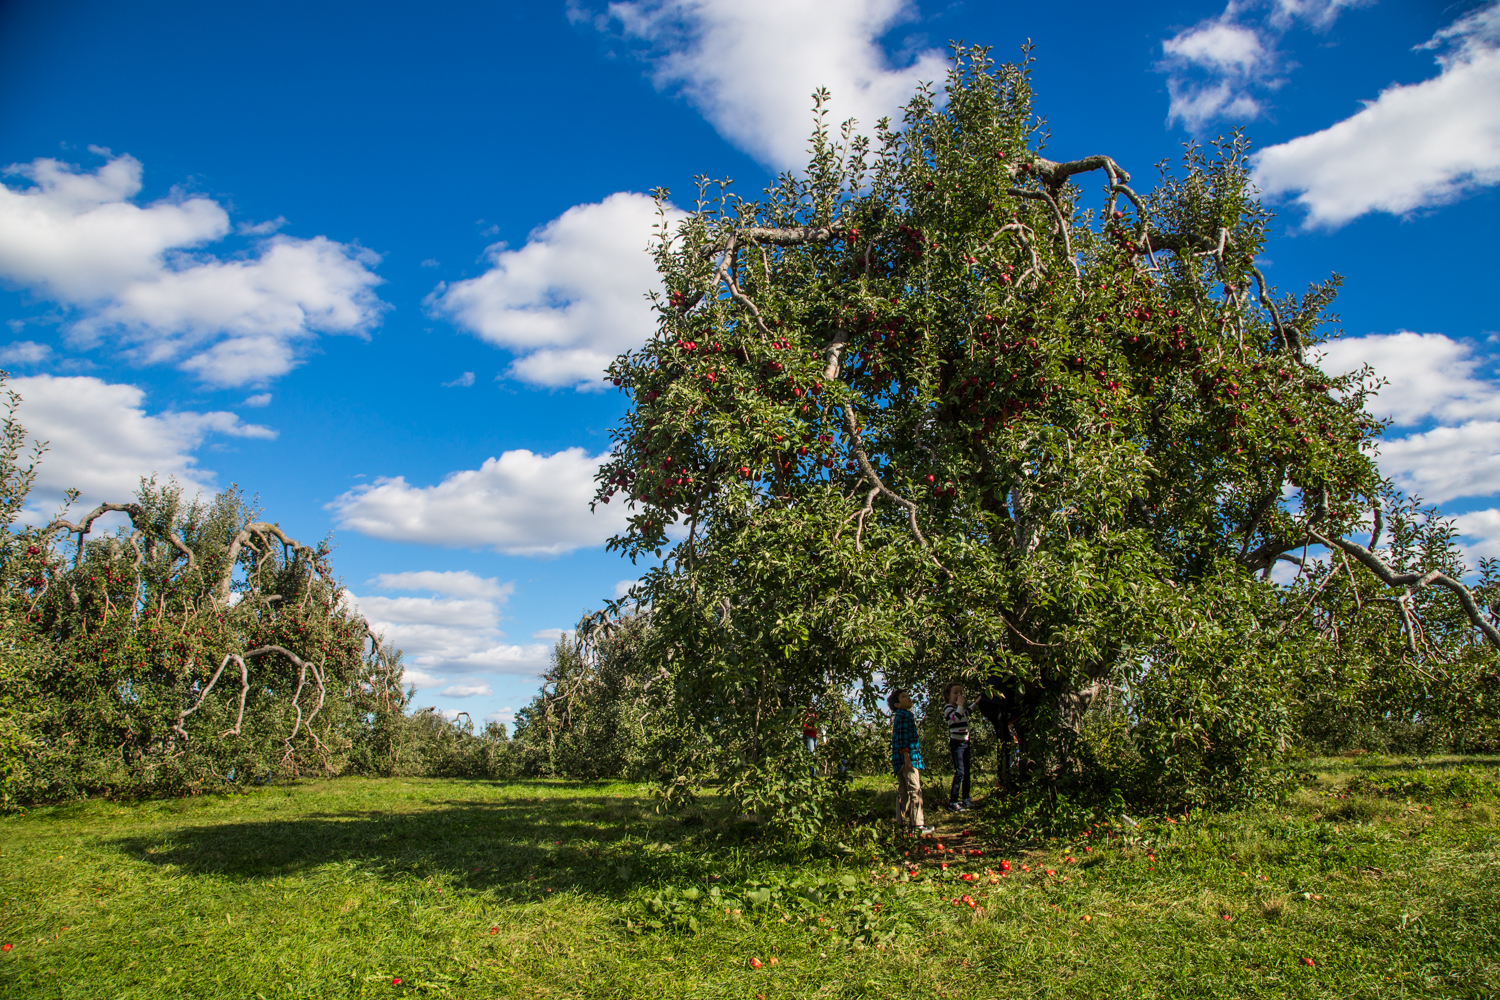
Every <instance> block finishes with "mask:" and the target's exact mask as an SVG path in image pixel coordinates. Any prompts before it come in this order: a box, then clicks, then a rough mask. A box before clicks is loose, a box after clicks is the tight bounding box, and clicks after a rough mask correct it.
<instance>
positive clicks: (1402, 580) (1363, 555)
mask: <svg viewBox="0 0 1500 1000" xmlns="http://www.w3.org/2000/svg"><path fill="white" fill-rule="evenodd" d="M1307 534H1308V536H1309V537H1310V538H1312V539H1313V541H1315V542H1317V543H1319V544H1320V545H1323V546H1325V547H1327V548H1328V549H1330V550H1332V549H1335V548H1337V549H1341V550H1343V551H1344V552H1347V553H1348V554H1349V555H1351V556H1353V557H1354V559H1355V560H1356V561H1357V562H1359V563H1360V564H1362V565H1363V566H1364V567H1365V568H1366V569H1368V570H1369V571H1370V572H1372V573H1374V574H1375V575H1376V576H1377V577H1379V579H1380V581H1381V582H1382V583H1384V584H1385V585H1386V586H1389V587H1409V588H1411V590H1412V591H1413V592H1415V591H1418V590H1422V589H1425V588H1426V587H1430V586H1432V585H1433V584H1436V585H1437V586H1439V587H1446V588H1447V589H1448V590H1450V591H1452V592H1453V594H1454V596H1455V597H1457V598H1458V603H1459V604H1460V605H1462V606H1463V609H1464V614H1466V615H1468V616H1469V621H1470V622H1471V623H1472V624H1473V625H1474V627H1475V628H1477V629H1479V631H1480V632H1482V633H1483V634H1484V637H1485V639H1487V640H1488V641H1489V643H1490V645H1491V646H1494V647H1495V648H1496V649H1497V650H1500V631H1497V630H1496V628H1495V626H1493V625H1491V624H1490V623H1489V622H1488V621H1486V620H1485V617H1484V611H1483V610H1482V609H1481V608H1480V607H1479V602H1478V601H1476V600H1474V594H1473V592H1472V591H1470V590H1469V588H1468V587H1466V586H1464V585H1463V584H1462V583H1461V582H1459V581H1458V580H1455V579H1453V578H1452V577H1451V576H1449V575H1448V574H1446V573H1444V572H1442V571H1440V570H1435V569H1433V570H1428V571H1427V572H1426V573H1397V572H1396V571H1395V570H1393V569H1391V567H1390V566H1389V565H1388V564H1387V563H1386V561H1385V560H1384V559H1381V558H1380V557H1379V556H1377V555H1376V554H1375V553H1373V552H1371V551H1370V550H1369V549H1367V548H1365V547H1364V546H1363V545H1360V544H1359V543H1358V542H1351V541H1349V540H1348V539H1347V538H1325V537H1324V536H1323V535H1321V534H1319V533H1318V532H1317V531H1315V530H1314V529H1312V528H1309V529H1307Z"/></svg>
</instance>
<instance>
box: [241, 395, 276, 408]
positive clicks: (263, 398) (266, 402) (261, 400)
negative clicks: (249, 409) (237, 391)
mask: <svg viewBox="0 0 1500 1000" xmlns="http://www.w3.org/2000/svg"><path fill="white" fill-rule="evenodd" d="M240 405H241V406H270V405H271V394H270V393H269V392H258V393H256V394H255V395H253V396H249V397H247V398H246V399H245V401H244V402H243V403H241V404H240Z"/></svg>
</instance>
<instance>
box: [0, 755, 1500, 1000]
mask: <svg viewBox="0 0 1500 1000" xmlns="http://www.w3.org/2000/svg"><path fill="white" fill-rule="evenodd" d="M1496 763H1497V762H1496V760H1495V759H1479V758H1467V759H1463V760H1459V759H1454V758H1448V759H1441V760H1429V761H1426V762H1423V763H1422V764H1421V765H1420V766H1418V765H1415V764H1413V763H1412V762H1402V761H1397V760H1391V759H1372V758H1364V759H1363V760H1360V761H1358V762H1347V761H1318V762H1312V764H1311V765H1310V769H1311V770H1312V771H1314V772H1316V777H1315V778H1313V779H1312V780H1310V782H1309V784H1308V787H1307V788H1306V789H1305V790H1303V791H1302V792H1300V793H1298V794H1297V795H1296V796H1295V797H1294V798H1293V799H1292V800H1291V801H1290V802H1288V803H1286V804H1284V805H1283V806H1281V807H1279V808H1275V809H1265V810H1255V811H1248V812H1243V813H1235V814H1221V815H1214V816H1206V817H1201V818H1198V817H1195V818H1191V819H1186V820H1184V819H1182V818H1181V817H1178V818H1177V821H1176V822H1170V823H1169V822H1167V821H1166V820H1165V819H1164V818H1161V817H1158V818H1156V819H1154V820H1151V821H1147V822H1144V823H1142V825H1141V826H1140V827H1139V828H1138V829H1132V828H1130V827H1129V826H1126V825H1123V824H1121V825H1119V826H1117V827H1112V828H1111V829H1109V830H1103V829H1100V830H1096V831H1095V832H1094V834H1093V836H1091V837H1088V838H1079V839H1078V840H1076V841H1073V842H1069V843H1059V844H1057V845H1055V849H1051V850H1047V851H1035V852H1028V853H1026V854H1012V855H1009V856H1006V857H1001V856H999V855H997V854H996V853H995V852H994V851H992V850H988V849H985V853H984V856H976V855H974V854H971V853H966V852H970V851H973V850H978V849H983V844H982V841H981V840H980V839H979V837H978V836H977V834H978V833H979V829H978V826H977V823H976V824H974V825H973V826H971V827H970V828H969V833H970V836H968V837H965V836H963V834H964V827H963V826H962V825H961V824H958V823H950V824H948V826H946V827H945V828H944V829H942V830H940V834H942V839H941V841H927V842H926V843H925V849H926V852H927V853H925V854H924V853H923V851H922V850H921V849H917V848H911V849H909V853H908V854H907V856H905V857H903V856H902V851H901V849H900V848H899V847H895V848H886V849H884V850H882V851H879V852H877V851H875V850H872V849H871V848H868V847H865V848H863V849H860V850H858V851H856V852H854V853H850V852H849V851H847V850H846V851H839V850H834V851H832V852H830V853H829V854H828V855H827V856H807V855H802V856H792V857H788V856H785V855H776V854H773V853H770V852H768V851H766V850H765V849H763V848H758V847H756V846H755V844H754V843H753V842H746V841H745V840H743V838H741V839H736V838H735V837H733V836H730V835H728V834H726V832H725V831H724V829H723V828H722V826H721V825H719V824H717V823H715V822H713V821H712V820H711V819H710V821H709V822H706V823H701V822H700V823H693V822H689V823H683V822H680V821H679V820H677V819H671V818H663V817H659V816H657V815H655V814H653V813H652V811H651V809H650V804H649V800H648V799H647V798H646V797H645V796H644V795H643V793H642V790H641V789H640V788H638V787H637V786H634V785H629V784H618V783H616V784H602V783H601V784H585V783H572V782H565V781H512V782H484V781H472V782H468V781H439V780H409V779H407V780H402V779H390V780H365V779H342V780H338V781H329V782H307V783H302V784H297V785H292V786H285V787H275V788H264V789H259V790H256V791H253V792H251V793H249V794H245V795H235V796H223V797H205V798H196V799H185V800H174V801H158V802H148V803H140V804H129V805H121V804H114V803H109V802H92V803H85V804H81V805H73V806H62V807H55V808H43V809H35V810H33V811H31V812H30V813H28V814H26V815H19V816H11V817H7V818H4V819H3V820H0V851H3V857H0V941H3V942H4V943H5V945H6V946H7V948H8V950H5V951H4V952H3V953H0V983H3V987H0V993H3V995H4V996H7V997H18V998H20V997H24V998H28V1000H37V998H44V997H69V998H72V997H108V998H127V997H128V998H134V997H151V998H155V1000H159V998H177V997H247V998H249V997H264V998H276V997H304V996H305V997H394V996H399V995H402V994H413V995H421V996H433V997H492V996H522V997H542V996H548V997H552V996H556V997H735V998H765V1000H771V998H780V997H786V998H792V997H796V998H804V997H855V996H872V997H922V998H928V997H971V996H972V997H1006V998H1020V997H1040V996H1055V997H1064V996H1066V997H1074V996H1076V997H1130V998H1142V997H1198V996H1216V997H1217V996H1222V997H1249V996H1275V997H1282V996H1294V997H1301V996H1318V997H1323V996H1329V997H1332V996H1337V997H1377V996H1379V997H1408V996H1442V997H1464V996H1474V997H1478V996H1495V995H1500V807H1497V804H1496V799H1497V789H1500V786H1497V783H1496V781H1497V768H1496ZM877 786H878V782H874V781H870V782H867V783H866V790H865V795H866V797H867V799H868V800H869V803H870V806H871V807H872V808H883V807H884V806H885V805H886V803H887V801H888V800H887V797H886V796H887V793H884V792H878V793H877ZM944 849H946V850H944ZM1069 858H1072V859H1073V860H1072V862H1071V863H1070V862H1069V861H1068V859H1069ZM1002 861H1008V862H1009V863H1010V865H1011V870H1010V871H1008V872H1005V873H1004V874H1003V877H1002V867H1003V866H1002V864H1001V862H1002ZM944 864H946V865H947V867H946V868H944V867H942V866H943V865H944ZM1023 866H1024V867H1023ZM1024 868H1029V869H1030V871H1026V870H1024ZM1049 870H1050V871H1051V872H1053V873H1054V874H1050V875H1049V874H1048V871H1049ZM912 872H915V875H913V874H912ZM989 872H993V873H994V874H993V875H991V874H988V873H989ZM965 874H969V875H971V876H974V877H973V878H972V880H966V879H964V878H963V875H965ZM965 896H967V897H969V901H971V902H972V903H973V905H972V906H971V905H969V902H966V901H965V900H964V899H963V897H965ZM955 900H956V901H957V902H956V903H955ZM752 959H755V960H756V962H758V963H759V967H758V968H757V967H752V961H751V960H752ZM1304 960H1310V961H1311V962H1312V963H1313V964H1311V965H1308V964H1306V961H1304ZM397 980H399V981H400V982H399V984H398V983H397V982H396V981H397Z"/></svg>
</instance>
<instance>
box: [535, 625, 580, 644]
mask: <svg viewBox="0 0 1500 1000" xmlns="http://www.w3.org/2000/svg"><path fill="white" fill-rule="evenodd" d="M570 634H572V630H571V629H565V628H539V629H537V630H536V631H535V632H533V633H531V637H532V638H533V639H535V640H537V641H538V642H556V641H557V640H559V639H561V638H562V637H563V636H565V635H570Z"/></svg>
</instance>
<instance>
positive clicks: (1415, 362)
mask: <svg viewBox="0 0 1500 1000" xmlns="http://www.w3.org/2000/svg"><path fill="white" fill-rule="evenodd" d="M1322 351H1323V360H1322V361H1321V362H1320V364H1321V366H1322V367H1323V368H1324V369H1326V370H1327V371H1330V372H1352V371H1357V370H1359V368H1360V367H1361V366H1362V365H1365V364H1368V365H1370V366H1371V367H1373V368H1374V369H1375V373H1376V374H1377V375H1379V376H1380V377H1381V378H1383V379H1384V380H1385V381H1386V383H1387V384H1386V385H1385V386H1383V387H1382V388H1381V389H1380V391H1379V392H1378V393H1377V394H1376V395H1375V396H1374V398H1373V399H1372V400H1371V401H1370V403H1369V408H1370V410H1371V412H1373V413H1375V414H1376V415H1377V416H1380V417H1389V418H1391V419H1392V420H1393V421H1394V422H1395V424H1396V425H1397V426H1415V425H1418V424H1422V423H1425V422H1426V421H1428V420H1438V421H1441V422H1444V423H1457V422H1460V421H1464V420H1472V419H1475V418H1478V417H1500V383H1496V382H1494V381H1491V380H1488V379H1484V378H1477V377H1476V374H1478V373H1481V372H1489V371H1492V370H1493V369H1494V359H1493V358H1485V357H1481V356H1480V355H1479V354H1478V352H1477V351H1476V348H1475V344H1474V343H1472V342H1470V341H1463V340H1454V339H1453V338H1451V337H1446V336H1444V335H1443V334H1441V333H1411V332H1408V331H1404V330H1403V331H1401V332H1400V333H1389V334H1371V335H1369V336H1367V337H1344V338H1342V339H1339V340H1335V341H1331V342H1329V343H1328V344H1325V345H1323V347H1322Z"/></svg>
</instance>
